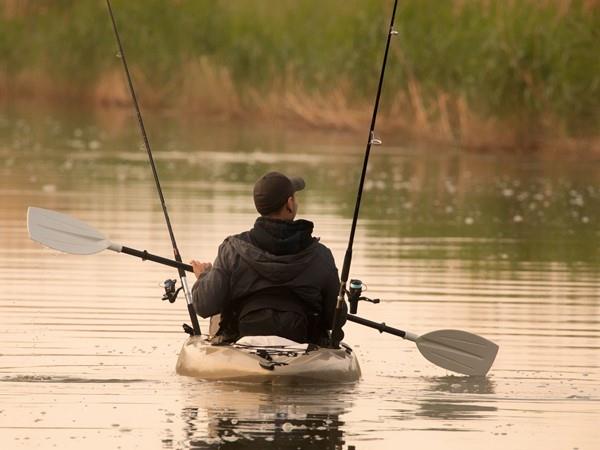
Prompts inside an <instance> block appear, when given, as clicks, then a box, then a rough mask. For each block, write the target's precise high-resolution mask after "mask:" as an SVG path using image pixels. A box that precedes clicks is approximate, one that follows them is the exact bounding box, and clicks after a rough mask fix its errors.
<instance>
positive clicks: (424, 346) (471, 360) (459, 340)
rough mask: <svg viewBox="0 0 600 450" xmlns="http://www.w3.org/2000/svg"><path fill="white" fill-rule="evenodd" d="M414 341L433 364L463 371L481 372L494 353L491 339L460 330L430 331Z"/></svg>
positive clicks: (494, 355) (494, 348) (491, 360)
mask: <svg viewBox="0 0 600 450" xmlns="http://www.w3.org/2000/svg"><path fill="white" fill-rule="evenodd" d="M415 342H416V344H417V348H418V349H419V351H420V352H421V353H422V354H423V356H424V357H425V358H427V359H428V360H429V361H431V362H432V363H433V364H435V365H437V366H440V367H443V368H444V369H448V370H451V371H453V372H458V373H462V374H465V375H485V374H486V373H487V372H488V370H490V367H492V364H493V363H494V359H496V354H497V353H498V346H497V345H496V344H494V343H493V342H492V341H489V340H487V339H485V338H482V337H481V336H477V335H476V334H473V333H468V332H466V331H460V330H438V331H432V332H431V333H427V334H424V335H423V336H419V338H418V339H417V340H416V341H415Z"/></svg>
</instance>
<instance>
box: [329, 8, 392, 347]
mask: <svg viewBox="0 0 600 450" xmlns="http://www.w3.org/2000/svg"><path fill="white" fill-rule="evenodd" d="M397 6H398V0H394V7H393V9H392V16H391V19H390V26H389V29H388V35H387V41H386V43H385V52H384V54H383V63H382V65H381V72H380V74H379V84H378V85H377V95H376V96H375V105H374V107H373V116H372V117H371V127H370V128H369V137H368V139H367V146H366V149H365V157H364V161H363V167H362V172H361V175H360V182H359V184H358V193H357V195H356V204H355V206H354V215H353V217H352V227H351V228H350V237H349V239H348V247H347V248H346V254H345V256H344V265H343V266H342V276H341V282H340V290H339V293H338V298H337V304H336V307H335V312H334V314H333V323H332V325H331V329H332V333H331V345H332V346H333V347H337V346H338V344H339V342H338V341H339V336H340V335H341V329H340V327H339V326H338V324H337V322H338V318H339V316H340V314H341V312H342V308H343V304H344V295H345V294H346V292H347V291H346V283H347V282H348V274H349V273H350V265H351V264H352V246H353V245H354V234H355V232H356V223H357V222H358V213H359V211H360V202H361V199H362V192H363V187H364V184H365V178H366V175H367V165H368V164H369V155H370V153H371V146H372V145H381V141H380V140H379V139H377V138H375V124H376V122H377V112H378V111H379V100H380V98H381V89H382V87H383V78H384V76H385V67H386V65H387V59H388V53H389V49H390V41H391V39H392V36H394V35H397V34H398V32H397V31H395V30H394V19H395V17H396V8H397ZM356 281H358V280H356ZM358 283H360V281H358ZM351 284H352V283H351ZM360 284H361V285H362V283H360ZM356 306H357V301H354V300H353V301H351V302H350V312H351V313H352V314H354V313H356Z"/></svg>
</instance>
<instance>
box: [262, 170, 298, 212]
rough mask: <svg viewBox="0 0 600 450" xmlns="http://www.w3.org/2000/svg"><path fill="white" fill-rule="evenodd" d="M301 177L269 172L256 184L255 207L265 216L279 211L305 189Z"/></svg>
mask: <svg viewBox="0 0 600 450" xmlns="http://www.w3.org/2000/svg"><path fill="white" fill-rule="evenodd" d="M305 185H306V184H305V183H304V180H303V179H302V178H300V177H286V176H285V175H284V174H282V173H280V172H269V173H267V174H265V175H263V176H262V177H260V178H259V179H258V181H257V182H256V183H255V184H254V206H256V210H257V211H258V212H259V213H260V214H261V215H263V216H265V215H267V214H271V213H273V212H275V211H278V210H279V209H280V208H281V207H282V206H283V205H284V204H285V202H287V199H288V198H290V197H291V196H292V195H294V192H296V191H301V190H302V189H304V186H305Z"/></svg>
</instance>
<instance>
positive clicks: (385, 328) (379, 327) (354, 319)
mask: <svg viewBox="0 0 600 450" xmlns="http://www.w3.org/2000/svg"><path fill="white" fill-rule="evenodd" d="M348 320H349V321H350V322H354V323H359V324H361V325H364V326H366V327H369V328H374V329H376V330H377V331H379V332H380V333H389V334H393V335H394V336H399V337H401V338H402V339H408V340H409V341H415V340H416V339H417V337H418V336H416V335H415V334H413V333H409V332H408V331H403V330H399V329H398V328H392V327H389V326H387V325H386V324H385V322H382V323H378V322H373V321H372V320H368V319H363V318H362V317H358V316H355V315H353V314H348Z"/></svg>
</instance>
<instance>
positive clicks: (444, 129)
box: [0, 73, 600, 154]
mask: <svg viewBox="0 0 600 450" xmlns="http://www.w3.org/2000/svg"><path fill="white" fill-rule="evenodd" d="M36 80H37V81H39V80H40V78H39V77H35V76H26V77H23V78H21V79H17V80H11V81H10V82H7V81H4V82H0V86H3V89H2V90H3V92H4V93H5V94H4V95H3V96H2V95H0V108H6V107H9V105H20V104H22V105H28V106H29V107H30V106H31V105H32V104H38V105H44V108H45V109H47V108H48V107H53V106H55V107H56V108H57V109H59V110H60V109H64V108H74V107H75V108H84V109H86V110H94V111H103V112H105V111H113V112H115V111H117V112H119V111H122V112H123V113H125V114H128V113H129V112H130V111H131V108H132V103H131V99H130V97H129V91H128V90H127V86H126V85H125V83H124V81H123V80H122V76H121V74H119V73H110V74H108V75H107V76H103V77H101V78H100V79H99V82H98V83H96V84H95V85H94V86H93V87H91V88H87V89H81V88H75V89H74V88H72V87H70V86H66V85H60V84H58V83H54V82H50V81H44V82H37V81H36ZM136 81H137V80H136ZM209 84H210V86H208V88H207V89H204V90H202V91H198V90H188V89H185V87H184V88H182V90H181V92H180V94H178V96H177V97H176V98H174V99H171V101H170V102H168V103H166V102H164V99H163V98H162V97H161V96H160V95H159V94H157V92H156V90H153V89H152V88H151V87H150V86H149V85H148V84H146V83H143V82H142V83H138V85H137V86H136V91H137V94H138V97H139V99H140V103H141V105H142V109H143V110H148V111H152V112H153V113H160V114H165V115H168V116H173V117H177V116H180V117H181V120H182V121H184V122H185V121H186V120H188V119H187V117H189V116H190V115H193V116H194V117H203V118H206V119H210V121H211V122H217V123H239V122H244V123H256V124H258V123H265V122H268V123H277V124H278V125H281V126H283V127H286V128H290V129H293V130H298V131H301V130H321V131H328V130H331V131H336V132H349V133H360V132H361V131H364V130H366V129H367V128H368V124H369V123H370V119H371V114H372V108H373V105H372V104H369V103H368V102H366V101H360V102H355V103H353V104H350V103H349V101H348V100H347V95H346V93H345V92H344V90H345V88H344V87H343V83H342V84H341V86H342V87H339V88H337V89H336V90H333V91H331V92H329V93H327V94H326V95H322V94H311V93H307V92H303V91H302V89H301V88H298V87H296V88H292V89H290V88H289V87H288V88H287V89H286V90H283V91H277V92H273V91H271V92H270V93H268V94H266V95H261V94H260V93H259V92H258V91H249V92H245V93H242V94H239V93H237V92H236V90H235V89H234V88H233V86H232V85H231V84H229V83H228V82H227V81H226V80H225V82H224V81H220V82H216V79H213V80H212V81H211V82H210V83H209ZM186 92H187V95H186ZM411 92H412V94H411V98H407V97H406V96H402V95H397V96H396V98H395V99H392V100H391V101H390V99H386V98H385V97H384V98H383V99H382V107H381V108H380V111H379V114H378V122H377V130H379V131H380V132H382V133H386V134H388V135H389V134H393V135H397V136H398V137H399V138H401V139H402V140H404V141H406V140H408V141H410V142H413V143H416V144H421V145H438V146H441V147H443V148H461V149H464V150H467V151H475V152H494V151H504V152H515V153H522V152H550V153H556V152H567V153H574V152H575V153H577V152H589V153H591V154H600V135H599V136H569V135H567V134H566V133H565V132H564V131H562V130H564V127H562V126H561V124H560V121H558V120H555V121H553V120H552V119H551V118H548V119H547V120H546V121H545V123H544V124H539V123H538V124H533V125H527V124H516V123H515V122H513V123H509V122H508V121H506V120H500V119H494V118H484V117H481V116H479V115H477V114H476V113H475V112H473V111H471V110H470V109H469V108H468V106H467V104H466V102H464V101H463V100H461V99H458V100H456V99H451V98H450V96H448V95H440V97H439V99H438V104H437V105H434V108H431V107H429V108H426V107H425V106H424V102H423V100H422V98H420V97H419V94H418V88H417V87H416V84H415V85H414V87H413V89H412V90H411Z"/></svg>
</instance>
